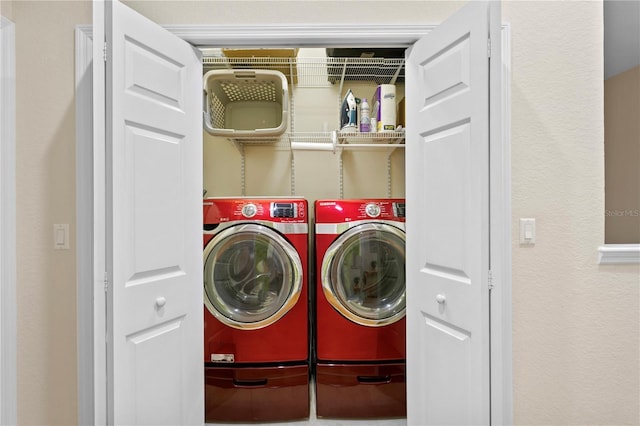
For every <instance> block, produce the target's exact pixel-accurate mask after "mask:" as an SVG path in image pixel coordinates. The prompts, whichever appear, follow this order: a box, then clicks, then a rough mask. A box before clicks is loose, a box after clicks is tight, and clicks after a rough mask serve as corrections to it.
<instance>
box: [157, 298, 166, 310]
mask: <svg viewBox="0 0 640 426" xmlns="http://www.w3.org/2000/svg"><path fill="white" fill-rule="evenodd" d="M165 303H167V299H165V298H164V297H162V296H160V297H158V298H157V299H156V307H158V308H162V307H163V306H164V305H165Z"/></svg>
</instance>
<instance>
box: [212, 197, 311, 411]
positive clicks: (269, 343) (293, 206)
mask: <svg viewBox="0 0 640 426" xmlns="http://www.w3.org/2000/svg"><path fill="white" fill-rule="evenodd" d="M203 207H204V301H205V307H204V362H205V421H206V422H233V421H240V422H248V421H252V422H253V421H286V420H293V419H301V418H307V417H308V416H309V309H308V305H309V298H308V289H307V266H308V253H309V250H308V241H309V232H308V219H307V218H308V214H307V213H308V206H307V202H306V201H305V200H303V199H298V198H295V199H294V198H291V199H284V198H282V199H280V198H278V199H263V198H206V199H204V202H203Z"/></svg>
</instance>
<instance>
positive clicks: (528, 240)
mask: <svg viewBox="0 0 640 426" xmlns="http://www.w3.org/2000/svg"><path fill="white" fill-rule="evenodd" d="M535 243H536V220H535V219H532V218H520V244H535Z"/></svg>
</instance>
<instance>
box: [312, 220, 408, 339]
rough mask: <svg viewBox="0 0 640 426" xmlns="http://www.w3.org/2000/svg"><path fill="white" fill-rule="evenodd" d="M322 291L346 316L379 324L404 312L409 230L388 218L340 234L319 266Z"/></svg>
mask: <svg viewBox="0 0 640 426" xmlns="http://www.w3.org/2000/svg"><path fill="white" fill-rule="evenodd" d="M321 276H322V291H323V293H324V296H325V297H326V299H327V301H328V302H329V303H330V304H331V306H333V308H335V309H336V310H337V311H338V312H340V314H342V315H343V316H344V317H345V318H347V319H349V320H350V321H353V322H354V323H356V324H359V325H364V326H368V327H381V326H385V325H389V324H392V323H394V322H397V321H399V320H400V319H402V318H403V317H404V315H405V233H404V231H402V230H401V229H399V228H397V227H395V226H392V225H389V224H386V223H375V222H370V223H363V224H360V225H357V226H354V227H352V228H350V229H348V230H347V231H346V232H344V233H343V234H341V235H340V236H339V237H338V238H337V239H336V240H335V241H334V242H333V243H332V244H331V245H330V246H329V248H328V250H327V251H326V253H325V255H324V257H323V260H322V266H321Z"/></svg>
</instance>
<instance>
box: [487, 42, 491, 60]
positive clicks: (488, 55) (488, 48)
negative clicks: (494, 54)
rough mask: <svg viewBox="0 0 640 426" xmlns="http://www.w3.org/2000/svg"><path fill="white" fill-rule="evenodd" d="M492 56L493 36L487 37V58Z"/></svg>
mask: <svg viewBox="0 0 640 426" xmlns="http://www.w3.org/2000/svg"><path fill="white" fill-rule="evenodd" d="M490 57H491V38H488V39H487V58H490Z"/></svg>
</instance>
